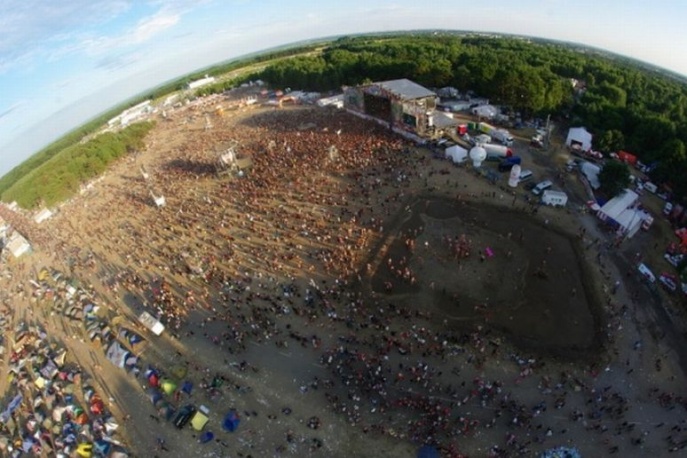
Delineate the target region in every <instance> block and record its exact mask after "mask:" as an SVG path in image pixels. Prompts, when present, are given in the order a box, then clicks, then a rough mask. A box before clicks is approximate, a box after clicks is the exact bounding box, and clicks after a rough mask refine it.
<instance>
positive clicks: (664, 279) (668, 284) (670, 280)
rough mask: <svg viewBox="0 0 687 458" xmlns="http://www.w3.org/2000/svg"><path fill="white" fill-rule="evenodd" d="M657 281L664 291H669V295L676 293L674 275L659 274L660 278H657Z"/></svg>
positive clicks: (676, 282) (675, 278)
mask: <svg viewBox="0 0 687 458" xmlns="http://www.w3.org/2000/svg"><path fill="white" fill-rule="evenodd" d="M658 281H659V282H661V286H663V287H664V288H665V289H667V290H668V291H670V292H671V293H674V292H675V291H677V284H678V281H677V277H676V276H675V275H671V274H667V273H663V274H661V276H660V277H658Z"/></svg>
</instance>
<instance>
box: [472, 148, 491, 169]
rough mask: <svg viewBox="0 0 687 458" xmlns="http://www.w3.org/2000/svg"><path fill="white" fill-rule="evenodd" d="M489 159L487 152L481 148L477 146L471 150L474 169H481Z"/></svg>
mask: <svg viewBox="0 0 687 458" xmlns="http://www.w3.org/2000/svg"><path fill="white" fill-rule="evenodd" d="M486 158H487V151H486V150H485V149H484V148H482V147H481V146H475V147H473V148H472V149H471V150H470V159H472V165H473V167H480V166H481V165H482V162H484V160H485V159H486Z"/></svg>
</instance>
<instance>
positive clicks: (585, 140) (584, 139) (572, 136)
mask: <svg viewBox="0 0 687 458" xmlns="http://www.w3.org/2000/svg"><path fill="white" fill-rule="evenodd" d="M575 144H577V145H579V147H580V149H581V150H582V151H589V150H590V149H592V134H590V133H589V132H587V129H585V128H584V127H571V128H570V130H569V131H568V138H567V139H566V140H565V145H566V146H568V147H570V148H571V147H573V146H574V145H575Z"/></svg>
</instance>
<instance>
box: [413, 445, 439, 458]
mask: <svg viewBox="0 0 687 458" xmlns="http://www.w3.org/2000/svg"><path fill="white" fill-rule="evenodd" d="M417 458H440V455H439V451H438V450H437V449H436V448H434V447H432V446H431V445H423V446H422V447H420V450H418V451H417Z"/></svg>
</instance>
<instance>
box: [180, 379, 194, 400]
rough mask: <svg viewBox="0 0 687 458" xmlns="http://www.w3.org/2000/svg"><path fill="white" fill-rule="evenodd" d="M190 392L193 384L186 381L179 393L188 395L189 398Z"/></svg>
mask: <svg viewBox="0 0 687 458" xmlns="http://www.w3.org/2000/svg"><path fill="white" fill-rule="evenodd" d="M192 390H193V382H192V381H190V380H186V381H185V382H184V384H183V385H181V391H183V392H184V393H186V394H188V395H189V396H190V395H191V391H192Z"/></svg>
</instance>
